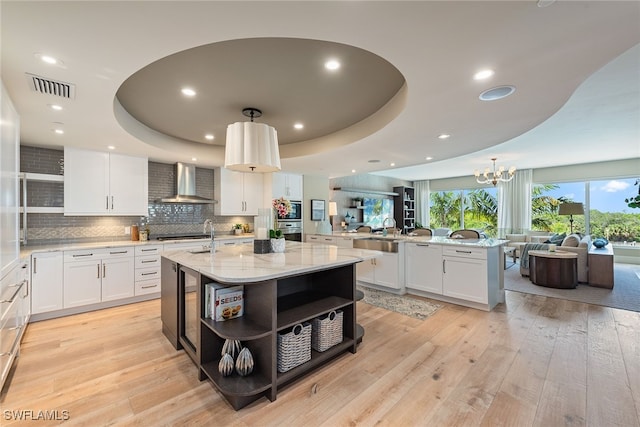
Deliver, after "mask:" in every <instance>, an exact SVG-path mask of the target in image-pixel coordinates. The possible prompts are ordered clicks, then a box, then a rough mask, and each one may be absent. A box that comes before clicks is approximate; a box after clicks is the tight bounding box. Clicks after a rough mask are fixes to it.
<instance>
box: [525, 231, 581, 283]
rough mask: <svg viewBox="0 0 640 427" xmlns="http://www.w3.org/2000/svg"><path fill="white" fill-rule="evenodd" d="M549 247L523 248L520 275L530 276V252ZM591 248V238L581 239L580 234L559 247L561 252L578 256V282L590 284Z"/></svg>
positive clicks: (539, 244) (570, 235)
mask: <svg viewBox="0 0 640 427" xmlns="http://www.w3.org/2000/svg"><path fill="white" fill-rule="evenodd" d="M548 248H549V245H548V244H546V243H542V244H541V243H527V244H525V245H524V247H523V248H522V254H521V257H520V274H521V275H523V276H529V259H528V256H529V254H528V252H529V250H534V249H539V250H540V249H541V250H546V249H548ZM590 248H591V236H589V235H586V236H584V237H582V238H581V237H580V235H579V234H575V233H574V234H569V235H568V236H567V237H565V238H564V240H563V241H562V244H560V245H558V246H557V250H559V251H567V252H574V253H576V254H578V282H580V283H588V282H589V265H588V260H589V249H590Z"/></svg>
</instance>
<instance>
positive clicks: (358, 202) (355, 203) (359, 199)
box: [353, 197, 363, 208]
mask: <svg viewBox="0 0 640 427" xmlns="http://www.w3.org/2000/svg"><path fill="white" fill-rule="evenodd" d="M362 200H363V199H362V197H356V198H354V199H353V206H355V207H356V208H357V207H360V206H362Z"/></svg>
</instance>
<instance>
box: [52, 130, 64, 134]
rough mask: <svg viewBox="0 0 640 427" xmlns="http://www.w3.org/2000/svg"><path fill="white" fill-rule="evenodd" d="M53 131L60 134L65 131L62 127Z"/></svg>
mask: <svg viewBox="0 0 640 427" xmlns="http://www.w3.org/2000/svg"><path fill="white" fill-rule="evenodd" d="M53 131H54V132H55V133H57V134H58V135H62V134H63V133H64V131H63V130H62V129H54V130H53Z"/></svg>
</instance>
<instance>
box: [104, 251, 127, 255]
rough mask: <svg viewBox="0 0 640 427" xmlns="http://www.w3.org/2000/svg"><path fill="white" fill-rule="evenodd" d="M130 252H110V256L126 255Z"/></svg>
mask: <svg viewBox="0 0 640 427" xmlns="http://www.w3.org/2000/svg"><path fill="white" fill-rule="evenodd" d="M127 252H129V251H115V252H109V255H117V254H126V253H127Z"/></svg>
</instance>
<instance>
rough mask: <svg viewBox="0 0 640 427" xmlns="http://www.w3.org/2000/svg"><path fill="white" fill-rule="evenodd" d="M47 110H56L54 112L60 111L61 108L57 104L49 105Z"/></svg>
mask: <svg viewBox="0 0 640 427" xmlns="http://www.w3.org/2000/svg"><path fill="white" fill-rule="evenodd" d="M49 108H51V109H52V110H56V111H60V110H62V106H61V105H57V104H49Z"/></svg>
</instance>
